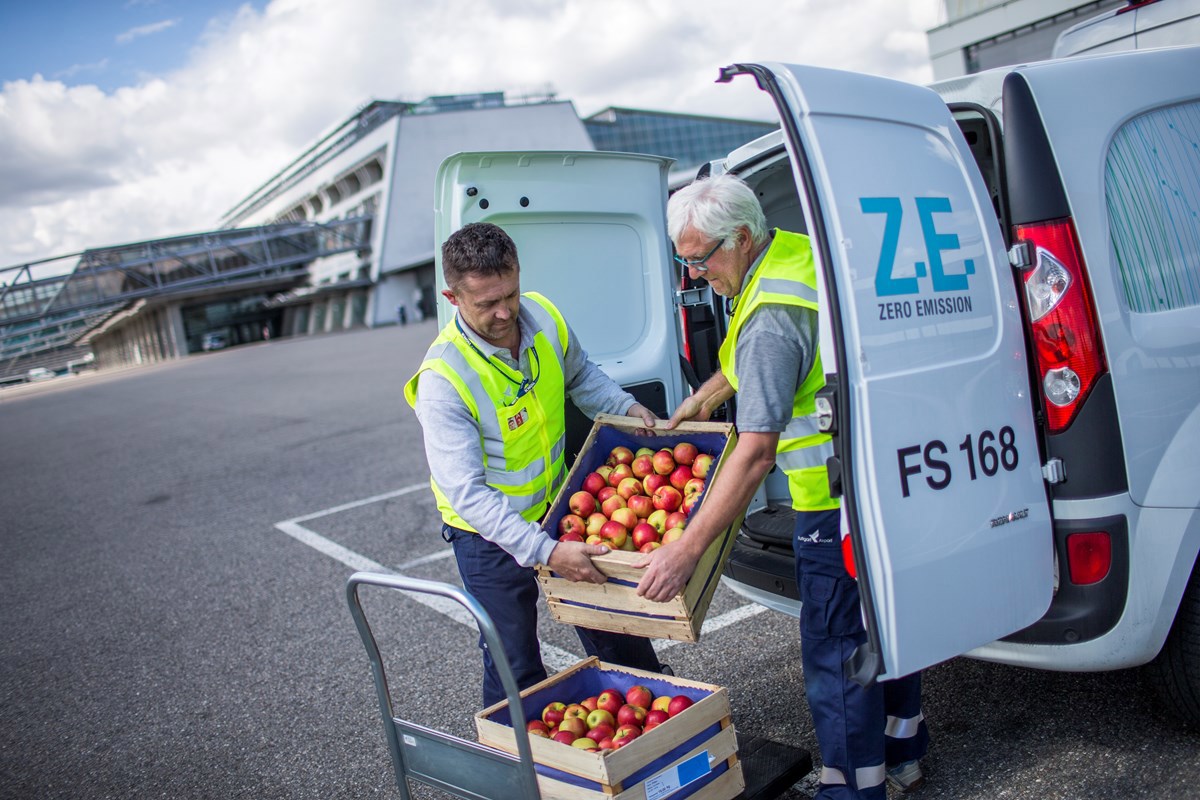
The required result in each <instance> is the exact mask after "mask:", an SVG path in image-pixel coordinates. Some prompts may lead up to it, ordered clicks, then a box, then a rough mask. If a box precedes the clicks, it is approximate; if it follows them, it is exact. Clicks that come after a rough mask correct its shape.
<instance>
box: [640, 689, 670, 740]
mask: <svg viewBox="0 0 1200 800" xmlns="http://www.w3.org/2000/svg"><path fill="white" fill-rule="evenodd" d="M670 699H671V698H669V697H668V698H667V701H668V702H670ZM670 716H671V715H670V714H668V713H667V712H666V711H662V710H661V709H657V708H652V709H650V710H649V711H647V712H646V724H645V725H643V726H642V732H643V733H644V732H645V731H648V730H650V729H651V728H653V727H654V726H655V725H662V724H663V723H664V722H666V721H667V719H668V718H670Z"/></svg>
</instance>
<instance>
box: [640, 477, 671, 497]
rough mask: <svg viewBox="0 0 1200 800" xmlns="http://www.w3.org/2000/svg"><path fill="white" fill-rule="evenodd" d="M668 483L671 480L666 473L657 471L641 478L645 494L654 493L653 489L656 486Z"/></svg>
mask: <svg viewBox="0 0 1200 800" xmlns="http://www.w3.org/2000/svg"><path fill="white" fill-rule="evenodd" d="M670 484H671V481H670V480H669V479H668V478H667V476H666V475H659V474H658V473H657V472H655V473H654V474H653V475H647V476H646V477H645V478H642V489H643V490H645V492H646V494H654V490H655V489H657V488H658V487H660V486H669V485H670Z"/></svg>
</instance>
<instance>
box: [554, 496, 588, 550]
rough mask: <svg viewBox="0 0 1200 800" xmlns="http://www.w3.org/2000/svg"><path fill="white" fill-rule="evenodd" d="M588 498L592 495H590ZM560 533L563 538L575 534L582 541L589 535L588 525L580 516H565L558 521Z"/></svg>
mask: <svg viewBox="0 0 1200 800" xmlns="http://www.w3.org/2000/svg"><path fill="white" fill-rule="evenodd" d="M588 497H591V495H590V494H589V495H588ZM558 532H559V533H561V534H562V535H563V536H566V535H567V534H570V533H573V534H575V535H576V536H578V537H580V540H582V539H583V536H584V534H586V533H587V523H586V522H584V521H583V517H581V516H579V515H578V514H564V515H563V518H562V519H560V520H559V521H558Z"/></svg>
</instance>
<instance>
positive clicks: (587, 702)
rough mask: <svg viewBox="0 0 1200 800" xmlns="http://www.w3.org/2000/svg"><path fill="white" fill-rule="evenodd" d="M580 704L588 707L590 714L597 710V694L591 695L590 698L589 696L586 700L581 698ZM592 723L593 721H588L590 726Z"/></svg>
mask: <svg viewBox="0 0 1200 800" xmlns="http://www.w3.org/2000/svg"><path fill="white" fill-rule="evenodd" d="M579 705H581V706H583V707H584V708H586V709H587V710H588V713H589V714H590V713H591V712H593V711H595V710H596V697H595V695H593V696H591V697H589V698H588V699H586V700H580V701H579ZM591 725H592V723H590V722H589V723H588V727H591Z"/></svg>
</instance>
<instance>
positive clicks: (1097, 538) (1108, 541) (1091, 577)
mask: <svg viewBox="0 0 1200 800" xmlns="http://www.w3.org/2000/svg"><path fill="white" fill-rule="evenodd" d="M1067 566H1068V567H1069V569H1068V573H1069V574H1070V576H1071V583H1073V584H1075V585H1076V586H1087V585H1088V584H1092V583H1099V582H1100V581H1102V580H1104V578H1105V577H1107V576H1108V573H1109V570H1110V569H1112V538H1111V537H1110V536H1109V535H1108V534H1107V533H1105V532H1103V531H1098V532H1095V533H1072V534H1070V535H1069V536H1067Z"/></svg>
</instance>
